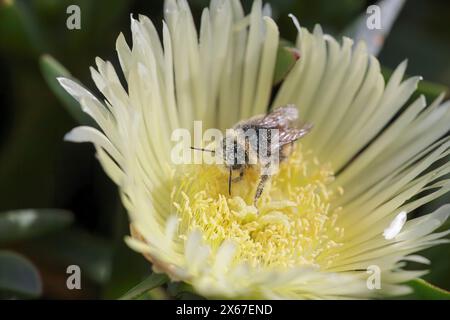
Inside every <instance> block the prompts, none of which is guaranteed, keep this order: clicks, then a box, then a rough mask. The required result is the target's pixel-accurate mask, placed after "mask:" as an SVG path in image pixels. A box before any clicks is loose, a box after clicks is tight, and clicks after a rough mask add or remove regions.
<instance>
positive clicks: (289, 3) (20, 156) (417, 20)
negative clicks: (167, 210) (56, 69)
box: [0, 0, 450, 298]
mask: <svg viewBox="0 0 450 320" xmlns="http://www.w3.org/2000/svg"><path fill="white" fill-rule="evenodd" d="M9 1H11V0H9ZM7 2H8V1H6V0H0V108H1V113H0V212H2V211H8V210H13V209H21V208H63V209H67V210H70V211H71V212H72V213H73V214H74V217H75V219H74V220H75V221H74V223H73V224H72V226H71V227H70V228H67V229H64V230H63V231H60V232H56V233H52V234H50V235H46V236H42V237H38V238H33V239H31V240H29V241H18V242H13V243H10V244H8V245H7V247H8V248H10V249H11V248H12V249H14V250H15V251H17V252H20V253H22V254H23V255H25V256H26V257H28V258H29V259H30V260H31V261H32V262H33V263H34V264H35V265H36V266H37V268H38V269H39V273H40V275H41V277H42V279H43V283H44V294H43V297H44V298H80V297H83V298H100V297H103V298H105V297H106V298H116V297H118V296H120V295H121V294H122V293H123V292H125V291H126V290H127V289H129V288H130V286H132V285H133V284H135V283H137V282H138V281H139V280H140V279H142V277H144V276H145V274H147V273H149V272H150V270H149V269H150V268H149V265H148V264H147V262H146V261H145V260H144V259H143V258H142V257H141V256H139V255H137V254H135V253H133V252H131V250H128V249H126V248H125V247H124V245H123V241H122V239H123V235H124V234H125V233H126V232H127V227H126V219H127V218H126V214H125V213H124V211H123V209H122V208H121V206H120V203H119V200H118V198H117V191H116V187H115V186H114V185H113V184H112V183H111V182H110V180H109V179H108V178H107V177H106V176H105V174H104V173H103V171H102V169H101V168H100V166H99V164H98V163H97V161H96V159H95V157H94V150H93V147H91V146H90V145H87V144H73V143H67V142H64V141H63V136H64V134H65V133H66V132H68V131H69V130H70V129H71V128H73V127H74V126H76V125H77V123H76V121H75V120H74V119H73V118H72V117H71V116H70V114H69V113H68V112H67V111H66V109H65V108H64V107H63V106H62V104H61V102H60V101H59V100H58V99H57V98H56V97H55V95H54V94H53V93H52V91H51V90H50V89H49V87H48V86H47V83H46V82H45V80H44V78H43V76H42V73H41V69H40V66H39V59H40V57H41V56H42V55H43V54H50V55H52V56H53V57H54V58H55V59H57V60H58V61H59V62H60V63H61V64H62V65H64V66H65V67H66V68H67V69H68V70H69V71H70V72H71V73H72V74H73V76H75V77H76V78H78V79H79V80H80V81H81V82H83V83H84V84H85V85H86V86H87V87H89V88H90V89H92V90H94V84H93V81H92V80H91V79H90V76H89V70H88V67H89V66H90V65H93V64H94V58H95V57H96V56H100V57H102V58H103V59H105V60H111V61H112V62H113V63H114V64H115V65H117V64H118V63H117V59H116V56H115V48H114V47H115V40H116V37H117V36H118V34H119V32H121V31H122V32H123V33H124V34H125V36H126V38H127V40H128V41H129V39H130V30H129V14H130V13H135V14H138V13H141V14H145V15H147V16H149V17H150V18H151V19H152V21H154V23H155V25H156V27H157V28H158V29H160V27H161V19H162V6H163V2H162V1H138V0H98V1H89V0H71V1H66V0H29V1H26V0H16V1H12V2H13V5H5V3H7ZM267 2H269V3H271V5H272V9H273V16H274V17H275V20H276V21H278V23H279V26H280V34H281V35H282V36H283V37H284V38H285V39H288V40H291V41H293V40H295V34H296V31H295V28H294V27H293V25H292V22H291V20H290V19H289V18H288V17H287V14H288V13H294V14H295V15H296V16H297V17H298V18H299V20H300V23H301V24H302V25H303V26H306V27H308V28H312V27H313V26H314V24H315V23H320V24H321V25H322V26H323V28H324V29H325V31H326V32H327V33H330V34H333V35H335V36H338V35H340V34H342V32H343V30H344V29H345V28H346V27H347V26H348V25H349V24H350V23H351V22H352V21H353V20H354V19H355V18H356V17H357V16H358V15H359V14H361V13H364V12H365V8H366V7H367V6H368V5H369V4H372V3H373V2H374V1H357V0H340V1H329V0H320V1H311V0H310V1H306V0H301V1H294V0H280V1H267ZM189 3H190V4H191V8H192V11H193V13H194V16H195V17H196V18H198V17H199V15H200V12H201V8H203V7H204V6H205V5H207V1H204V0H192V1H189ZM243 3H244V6H245V7H246V8H247V12H248V8H249V7H250V5H251V1H243ZM70 4H77V5H79V6H80V8H81V26H82V27H81V30H68V29H67V28H66V24H65V23H66V19H67V17H68V15H67V14H66V8H67V6H68V5H70ZM197 21H198V19H197ZM449 30H450V2H449V1H445V0H433V1H418V0H410V1H407V3H406V5H405V8H404V9H403V11H402V12H401V14H400V16H399V18H398V20H397V22H396V24H395V25H394V28H393V29H392V32H391V34H390V36H389V37H388V39H387V41H386V43H385V47H384V48H383V50H382V52H381V54H380V56H379V58H380V60H381V62H382V65H383V66H385V67H387V68H394V67H395V66H396V65H397V64H399V63H400V62H401V61H402V60H403V59H405V58H406V57H407V58H408V59H409V66H408V71H407V72H408V74H410V75H422V76H424V78H425V79H426V80H428V81H431V82H434V83H437V84H440V85H441V86H439V85H436V87H435V88H438V89H441V88H443V89H446V88H447V87H448V86H449V85H450V32H449ZM129 42H130V41H129ZM445 202H449V198H448V196H447V198H441V199H438V203H445ZM437 205H438V204H434V205H433V206H437ZM449 247H450V246H448V245H447V246H441V247H439V248H437V249H431V250H428V251H427V256H430V257H432V258H433V259H435V261H434V262H435V263H434V264H433V266H432V268H431V269H432V273H431V275H429V276H427V277H428V279H429V280H430V281H431V282H432V283H434V284H437V285H439V286H441V287H444V288H446V289H450V272H449V271H450V261H449V260H450V259H449V257H450V255H449V253H450V252H449ZM72 263H73V264H78V265H80V266H81V267H82V270H83V281H82V283H83V290H73V291H69V290H67V289H66V287H65V279H66V276H67V275H66V273H65V268H66V266H67V265H68V264H72ZM169 289H170V288H169ZM158 295H160V296H164V295H165V293H164V292H155V296H156V297H158Z"/></svg>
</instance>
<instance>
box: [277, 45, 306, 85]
mask: <svg viewBox="0 0 450 320" xmlns="http://www.w3.org/2000/svg"><path fill="white" fill-rule="evenodd" d="M299 57H300V55H299V53H298V52H297V50H296V49H295V47H294V45H293V44H291V43H290V42H288V41H286V40H281V41H280V45H279V46H278V52H277V59H276V63H275V71H274V74H273V84H274V85H277V84H279V83H280V82H281V81H282V80H283V79H284V78H286V76H287V74H288V73H289V71H291V69H292V67H293V66H294V64H295V62H296V61H297V60H298V59H299Z"/></svg>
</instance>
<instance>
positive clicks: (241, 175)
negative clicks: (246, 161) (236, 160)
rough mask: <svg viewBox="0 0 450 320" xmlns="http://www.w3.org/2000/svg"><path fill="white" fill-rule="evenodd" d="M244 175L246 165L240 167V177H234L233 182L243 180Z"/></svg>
mask: <svg viewBox="0 0 450 320" xmlns="http://www.w3.org/2000/svg"><path fill="white" fill-rule="evenodd" d="M243 177H244V167H243V166H242V167H241V168H240V169H239V177H236V178H233V179H232V180H231V181H232V182H239V181H241V180H242V178H243Z"/></svg>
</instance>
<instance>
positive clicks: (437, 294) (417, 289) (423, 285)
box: [408, 279, 450, 300]
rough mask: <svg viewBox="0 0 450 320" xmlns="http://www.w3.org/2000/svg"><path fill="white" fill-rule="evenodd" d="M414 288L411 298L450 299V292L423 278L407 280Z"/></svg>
mask: <svg viewBox="0 0 450 320" xmlns="http://www.w3.org/2000/svg"><path fill="white" fill-rule="evenodd" d="M408 285H409V286H410V287H411V288H412V289H413V290H414V294H413V296H412V297H411V298H413V299H421V300H450V292H448V291H446V290H443V289H441V288H438V287H436V286H434V285H432V284H430V283H429V282H427V281H425V280H423V279H415V280H412V281H410V282H408Z"/></svg>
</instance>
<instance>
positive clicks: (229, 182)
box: [228, 166, 233, 196]
mask: <svg viewBox="0 0 450 320" xmlns="http://www.w3.org/2000/svg"><path fill="white" fill-rule="evenodd" d="M232 174H233V169H232V168H231V166H230V175H229V176H228V194H229V195H230V196H231V176H232Z"/></svg>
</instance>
